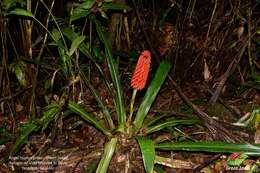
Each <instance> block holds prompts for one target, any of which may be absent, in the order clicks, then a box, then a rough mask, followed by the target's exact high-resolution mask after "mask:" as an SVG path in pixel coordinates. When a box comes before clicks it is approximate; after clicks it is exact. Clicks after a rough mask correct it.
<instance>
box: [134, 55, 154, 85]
mask: <svg viewBox="0 0 260 173" xmlns="http://www.w3.org/2000/svg"><path fill="white" fill-rule="evenodd" d="M150 63H151V53H150V52H149V51H148V50H145V51H143V52H142V53H141V55H140V56H139V59H138V62H137V65H136V67H135V71H134V74H133V76H132V80H131V86H132V87H133V88H134V89H137V90H141V89H143V88H144V87H145V84H146V81H147V77H148V73H149V69H150Z"/></svg>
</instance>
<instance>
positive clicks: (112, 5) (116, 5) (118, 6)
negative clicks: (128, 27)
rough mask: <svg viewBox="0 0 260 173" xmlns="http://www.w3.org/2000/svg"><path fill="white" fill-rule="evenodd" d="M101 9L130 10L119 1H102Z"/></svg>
mask: <svg viewBox="0 0 260 173" xmlns="http://www.w3.org/2000/svg"><path fill="white" fill-rule="evenodd" d="M101 9H102V10H127V11H128V10H131V8H130V7H129V6H128V5H125V4H119V3H104V4H102V6H101Z"/></svg>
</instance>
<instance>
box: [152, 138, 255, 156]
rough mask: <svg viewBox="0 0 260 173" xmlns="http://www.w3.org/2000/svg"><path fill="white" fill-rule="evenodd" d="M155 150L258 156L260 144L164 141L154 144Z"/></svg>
mask: <svg viewBox="0 0 260 173" xmlns="http://www.w3.org/2000/svg"><path fill="white" fill-rule="evenodd" d="M155 149H157V150H170V151H179V150H180V151H198V152H202V151H203V152H204V151H205V152H213V153H239V152H240V153H245V154H246V155H253V156H260V145H259V144H256V145H252V144H246V143H226V142H220V141H205V142H201V141H200V142H173V143H171V142H166V143H160V144H156V145H155Z"/></svg>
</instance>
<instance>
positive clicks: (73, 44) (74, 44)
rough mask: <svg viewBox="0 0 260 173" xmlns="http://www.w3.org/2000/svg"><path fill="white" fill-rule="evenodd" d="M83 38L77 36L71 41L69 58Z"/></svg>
mask: <svg viewBox="0 0 260 173" xmlns="http://www.w3.org/2000/svg"><path fill="white" fill-rule="evenodd" d="M85 38H86V37H85V36H82V35H81V36H78V37H77V38H75V39H74V40H73V41H72V44H71V47H70V50H69V56H71V55H72V54H73V53H74V52H75V51H76V49H77V48H78V47H79V45H80V44H81V43H82V42H83V41H84V40H85Z"/></svg>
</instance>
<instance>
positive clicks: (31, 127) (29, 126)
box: [9, 122, 39, 156]
mask: <svg viewBox="0 0 260 173" xmlns="http://www.w3.org/2000/svg"><path fill="white" fill-rule="evenodd" d="M38 128H39V126H38V125H36V123H34V122H27V123H25V124H24V127H23V130H22V132H21V134H20V135H19V136H18V138H17V139H16V141H15V143H14V145H13V146H12V149H11V151H10V153H9V156H12V155H14V154H16V152H17V151H18V150H19V149H20V147H21V146H22V145H23V144H24V143H25V142H27V140H28V136H29V135H30V134H31V133H32V132H33V131H36V130H37V129H38Z"/></svg>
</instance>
